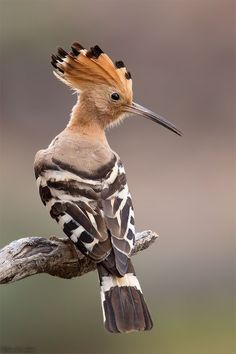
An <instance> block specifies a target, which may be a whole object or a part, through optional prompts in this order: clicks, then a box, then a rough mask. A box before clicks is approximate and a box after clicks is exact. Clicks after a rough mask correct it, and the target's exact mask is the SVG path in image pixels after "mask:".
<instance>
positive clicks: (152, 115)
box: [126, 102, 183, 136]
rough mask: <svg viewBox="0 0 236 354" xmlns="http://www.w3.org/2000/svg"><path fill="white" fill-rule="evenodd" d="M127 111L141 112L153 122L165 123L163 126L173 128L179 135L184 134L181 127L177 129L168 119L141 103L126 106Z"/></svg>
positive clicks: (141, 114) (140, 113)
mask: <svg viewBox="0 0 236 354" xmlns="http://www.w3.org/2000/svg"><path fill="white" fill-rule="evenodd" d="M126 111H127V112H130V113H135V114H139V115H140V116H143V117H145V118H148V119H151V120H152V121H153V122H156V123H158V124H161V125H163V127H166V128H167V129H169V130H171V131H172V132H174V133H175V134H177V135H180V136H181V135H182V134H183V133H182V132H181V131H180V130H179V129H177V128H176V127H175V126H174V125H173V124H172V123H170V122H169V121H168V120H167V119H165V118H164V117H162V116H160V115H159V114H156V113H154V112H152V111H150V110H149V109H147V108H145V107H143V106H141V105H140V104H137V103H134V102H133V103H132V104H131V105H129V106H126Z"/></svg>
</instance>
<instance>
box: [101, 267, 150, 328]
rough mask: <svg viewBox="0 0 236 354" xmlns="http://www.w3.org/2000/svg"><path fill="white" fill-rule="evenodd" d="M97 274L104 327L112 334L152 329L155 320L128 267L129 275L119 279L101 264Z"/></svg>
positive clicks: (134, 276)
mask: <svg viewBox="0 0 236 354" xmlns="http://www.w3.org/2000/svg"><path fill="white" fill-rule="evenodd" d="M132 269H133V267H132ZM98 272H99V277H100V284H101V301H102V309H103V317H104V324H105V328H106V329H107V330H108V331H109V332H113V333H127V332H133V331H146V330H150V329H151V328H152V326H153V323H152V319H151V316H150V314H149V311H148V308H147V305H146V303H145V300H144V297H143V294H142V290H141V287H140V284H139V281H138V279H137V277H136V275H135V274H134V272H132V273H131V272H130V268H129V273H127V274H125V275H124V276H123V277H117V276H115V275H111V274H108V272H107V270H106V269H105V268H104V267H103V266H102V265H101V264H98Z"/></svg>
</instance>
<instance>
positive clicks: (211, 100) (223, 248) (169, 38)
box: [0, 0, 236, 354]
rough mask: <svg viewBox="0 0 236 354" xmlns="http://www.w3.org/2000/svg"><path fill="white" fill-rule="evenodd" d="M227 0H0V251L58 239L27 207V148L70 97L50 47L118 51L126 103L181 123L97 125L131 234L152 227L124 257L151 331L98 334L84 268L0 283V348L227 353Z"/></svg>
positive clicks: (41, 213)
mask: <svg viewBox="0 0 236 354" xmlns="http://www.w3.org/2000/svg"><path fill="white" fill-rule="evenodd" d="M235 5H236V3H235V1H231V0H224V1H223V0H152V1H151V0H147V1H144V0H136V1H133V0H126V1H125V0H119V1H114V0H110V1H108V0H103V1H102V0H93V1H92V0H77V1H74V0H67V1H60V0H57V1H56V0H38V1H36V0H0V14H1V15H0V26H1V31H0V32H1V38H0V45H1V137H0V140H1V142H0V144H1V153H2V154H1V178H2V181H1V184H0V187H1V199H0V207H1V212H0V217H1V222H0V228H1V230H0V234H1V240H0V247H3V246H4V245H6V244H7V243H9V242H11V241H13V240H15V239H17V238H21V237H25V236H33V235H34V236H45V237H49V236H50V235H58V236H62V231H61V230H60V228H59V227H58V226H57V225H56V223H55V222H54V221H53V220H51V219H50V217H49V215H48V212H47V210H46V209H45V208H44V206H43V204H42V203H41V201H40V199H39V196H38V191H37V188H36V183H35V180H34V173H33V160H34V155H35V153H36V152H37V150H39V149H41V148H44V147H46V146H47V145H48V144H49V142H50V141H51V140H52V138H53V137H54V136H55V135H56V134H57V133H58V132H60V131H61V130H62V129H63V128H64V126H65V125H66V124H67V121H68V117H69V113H70V110H71V108H72V106H73V104H74V103H75V100H76V97H75V96H73V95H71V92H70V91H69V90H68V88H67V87H65V86H64V85H63V84H62V83H60V82H58V81H57V80H56V79H55V78H54V76H53V74H52V68H51V66H50V55H51V53H55V51H56V48H57V46H62V47H64V48H65V49H69V47H70V44H71V43H72V42H73V41H78V42H81V43H82V44H83V45H84V46H85V47H87V48H88V47H90V46H92V45H95V44H98V45H99V46H101V48H102V49H103V50H104V51H105V52H106V53H108V54H109V55H110V56H111V58H112V59H113V60H124V62H125V63H126V66H127V68H128V70H130V71H131V73H132V77H133V86H134V96H135V101H137V102H138V103H140V104H142V105H145V106H146V107H148V108H150V109H152V110H153V111H156V112H158V113H160V114H162V115H164V116H165V117H167V118H168V119H169V120H170V121H171V122H173V123H174V124H176V125H177V127H178V128H179V129H181V130H183V131H184V136H183V137H182V138H179V137H178V136H176V135H174V134H173V133H171V132H169V131H168V130H166V129H164V128H162V127H160V126H157V125H155V124H154V123H152V122H150V121H147V120H145V119H142V118H140V117H137V116H134V117H132V118H130V119H127V120H126V121H125V122H124V123H123V124H122V125H121V126H119V127H117V128H116V129H114V130H111V131H109V132H108V138H109V141H110V144H111V146H112V147H113V149H114V150H115V151H117V152H118V153H119V155H120V156H121V158H122V160H123V162H124V165H125V167H126V172H127V175H128V181H129V185H130V190H131V192H132V196H133V202H134V206H135V211H136V228H137V230H138V231H141V230H145V229H152V230H154V231H156V232H158V233H159V234H160V238H159V240H158V241H157V242H156V243H155V244H154V245H153V246H152V247H150V249H148V250H146V251H144V252H142V253H141V254H139V255H138V256H137V257H135V259H134V263H135V267H136V271H137V273H138V275H139V279H140V282H141V284H142V288H143V290H144V293H145V297H146V300H147V303H148V304H149V307H150V310H151V313H152V316H153V319H154V323H155V326H154V329H153V330H152V331H151V332H149V333H134V334H129V335H111V334H109V333H106V332H105V330H104V329H103V325H102V313H101V308H100V297H99V286H98V279H97V274H96V273H95V272H94V273H91V274H88V275H86V276H84V277H82V278H78V279H72V280H62V279H57V278H53V277H50V276H47V275H38V276H34V277H31V278H28V279H25V280H22V281H20V282H18V283H14V284H12V285H4V286H3V285H2V286H1V289H0V343H1V345H0V348H1V352H2V353H5V352H11V353H15V352H18V353H19V352H20V353H24V352H25V353H27V352H32V353H39V354H46V353H52V354H62V353H64V354H77V353H80V354H120V353H130V354H133V353H134V354H233V353H236V348H235V342H234V335H235V332H234V330H235V315H236V313H235V298H234V294H235V287H234V276H235V274H234V273H235V271H234V266H235V263H234V248H235V241H234V240H233V238H234V236H235V234H236V227H235V226H236V222H235V206H236V205H235V201H236V190H235V177H236V173H235V162H236V161H235V148H236V146H235V145H236V139H235V138H236V136H235V135H236V130H235V128H236V127H235V113H236V106H235V91H236V82H235V79H236V76H235V74H236V70H235V59H236V56H235V43H236V38H235V31H236V27H235V26H236V22H235V15H236V9H235Z"/></svg>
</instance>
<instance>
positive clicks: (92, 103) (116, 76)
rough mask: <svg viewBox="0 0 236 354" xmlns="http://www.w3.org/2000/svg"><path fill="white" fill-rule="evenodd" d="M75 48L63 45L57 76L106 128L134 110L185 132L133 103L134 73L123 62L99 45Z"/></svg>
mask: <svg viewBox="0 0 236 354" xmlns="http://www.w3.org/2000/svg"><path fill="white" fill-rule="evenodd" d="M71 48H72V51H71V52H70V53H68V52H66V51H64V50H63V49H62V48H59V49H58V53H57V55H52V61H51V64H52V65H53V66H54V68H55V71H54V74H55V75H56V77H57V78H58V79H60V80H61V81H63V82H64V83H65V84H67V85H68V86H70V87H71V88H72V89H73V90H76V91H77V92H78V93H79V100H80V106H81V107H82V108H83V112H86V113H87V114H88V117H93V118H92V119H94V120H96V123H99V124H100V125H101V126H102V127H103V128H106V127H108V126H110V125H113V124H116V123H118V122H119V121H120V120H121V119H123V118H124V117H125V116H127V115H129V114H132V113H134V114H139V115H141V116H143V117H146V118H149V119H151V120H153V121H155V122H157V123H159V124H161V125H163V126H165V127H166V128H168V129H170V130H172V131H173V132H175V133H176V134H178V135H181V132H180V131H179V130H178V129H177V128H176V127H175V126H174V125H173V124H172V123H170V122H168V121H167V120H166V119H165V118H163V117H161V116H160V115H157V114H156V113H154V112H152V111H150V110H148V109H146V108H145V107H142V106H140V105H138V104H137V103H134V102H133V90H132V79H131V74H130V72H129V71H127V69H126V67H125V65H124V63H123V61H116V62H115V63H113V62H112V60H111V59H110V58H109V57H108V55H107V54H105V53H104V52H103V51H102V50H101V49H100V47H98V46H97V45H96V46H94V47H91V48H90V50H86V49H84V48H83V47H82V46H81V45H80V44H79V43H73V44H72V47H71ZM85 116H86V114H85Z"/></svg>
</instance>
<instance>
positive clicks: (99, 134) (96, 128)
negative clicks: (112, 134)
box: [66, 99, 108, 144]
mask: <svg viewBox="0 0 236 354" xmlns="http://www.w3.org/2000/svg"><path fill="white" fill-rule="evenodd" d="M66 129H67V130H70V131H71V132H73V133H77V134H79V135H83V136H84V137H86V138H88V139H95V140H99V141H100V142H102V143H105V144H108V143H107V139H106V134H105V129H104V128H103V126H102V125H101V124H99V122H98V120H97V119H95V118H94V114H93V112H90V111H88V110H87V109H86V107H85V105H84V104H83V103H82V102H80V101H79V99H78V101H77V103H76V104H75V106H74V107H73V109H72V112H71V117H70V121H69V123H68V125H67V127H66Z"/></svg>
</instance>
